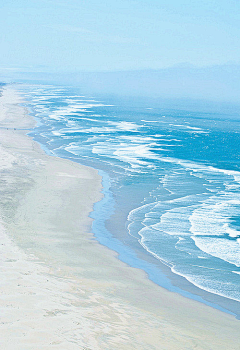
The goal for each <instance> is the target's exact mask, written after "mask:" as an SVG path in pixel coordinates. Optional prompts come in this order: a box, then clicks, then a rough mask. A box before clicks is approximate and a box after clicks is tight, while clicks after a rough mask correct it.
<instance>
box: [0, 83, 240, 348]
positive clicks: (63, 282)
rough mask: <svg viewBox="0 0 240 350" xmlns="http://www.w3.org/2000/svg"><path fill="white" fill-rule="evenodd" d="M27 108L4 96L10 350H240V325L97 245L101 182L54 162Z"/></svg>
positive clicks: (12, 94) (4, 265)
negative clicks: (94, 228) (37, 138)
mask: <svg viewBox="0 0 240 350" xmlns="http://www.w3.org/2000/svg"><path fill="white" fill-rule="evenodd" d="M22 102H23V100H22V98H21V96H20V95H19V94H18V93H17V92H16V91H15V90H14V89H13V88H12V87H11V86H7V87H6V88H4V90H3V95H2V96H1V97H0V191H1V201H0V224H1V225H0V236H1V245H0V250H1V252H0V263H1V270H0V281H1V282H0V283H1V288H0V303H1V305H0V310H1V321H0V322H1V326H0V347H1V349H4V350H5V349H6V350H12V349H13V350H15V349H18V350H27V349H31V350H39V349H41V350H42V349H59V350H68V349H69V350H70V349H71V350H74V349H85V350H86V349H89V350H90V349H91V350H95V349H96V350H98V349H101V350H102V349H104V350H108V349H109V350H110V349H111V350H113V349H116V350H118V349H119V350H120V349H121V350H122V349H124V350H125V349H126V350H128V349H129V350H130V349H138V350H139V349H149V350H150V349H151V350H152V349H156V350H159V349H166V350H168V349H184V350H185V349H208V350H209V349H224V350H226V349H228V350H230V349H240V340H239V331H240V321H238V320H236V319H235V318H234V317H233V316H231V315H228V314H226V313H223V312H220V311H218V310H215V309H213V308H210V307H208V306H206V305H204V304H201V303H198V302H196V301H193V300H190V299H187V298H184V297H181V296H179V295H178V294H175V293H172V292H169V291H167V290H165V289H163V288H161V287H159V286H157V285H155V284H154V283H152V282H151V281H149V280H148V279H147V276H146V274H145V273H144V272H143V271H141V270H138V269H134V268H131V267H129V266H127V265H126V264H124V263H122V262H121V261H119V260H118V259H117V255H116V254H115V253H114V252H112V251H111V250H109V249H107V248H106V247H104V246H102V245H100V244H99V243H98V242H97V241H96V240H95V239H94V237H93V235H92V233H91V224H92V219H90V218H89V213H90V212H91V211H92V208H93V205H94V203H95V202H97V201H99V200H100V199H101V198H102V194H101V177H100V176H99V175H98V173H97V171H96V170H94V169H91V168H88V167H85V166H81V165H80V164H77V163H73V162H71V161H68V160H64V159H60V158H56V157H51V156H48V155H46V154H45V153H44V151H43V150H41V148H40V146H39V145H38V144H37V143H35V142H34V141H33V140H32V139H31V138H30V137H28V136H26V133H27V132H28V129H30V128H32V127H33V126H34V120H33V119H32V118H31V117H30V116H29V115H28V112H27V110H26V109H25V108H24V107H23V106H22V105H20V104H21V103H22Z"/></svg>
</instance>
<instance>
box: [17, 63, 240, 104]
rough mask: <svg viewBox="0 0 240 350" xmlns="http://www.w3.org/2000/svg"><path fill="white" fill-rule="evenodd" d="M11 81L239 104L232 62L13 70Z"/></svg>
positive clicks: (239, 85) (239, 79)
mask: <svg viewBox="0 0 240 350" xmlns="http://www.w3.org/2000/svg"><path fill="white" fill-rule="evenodd" d="M12 78H14V74H13V73H12ZM15 80H17V81H28V82H33V81H38V82H49V83H58V84H63V83H64V84H68V85H75V86H76V85H77V86H79V87H80V88H82V90H83V91H85V92H86V93H97V94H101V93H103V94H113V95H121V96H146V97H160V98H163V99H165V98H170V99H207V100H211V101H222V102H224V101H226V102H234V103H239V104H240V65H234V64H229V65H222V66H211V67H202V68H197V67H194V66H191V65H187V64H186V65H181V66H174V67H171V68H166V69H159V70H137V71H118V72H72V73H71V72H68V73H61V72H57V73H56V72H55V73H46V72H16V73H15Z"/></svg>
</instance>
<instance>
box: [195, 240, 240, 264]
mask: <svg viewBox="0 0 240 350" xmlns="http://www.w3.org/2000/svg"><path fill="white" fill-rule="evenodd" d="M192 239H193V240H194V242H195V245H196V246H197V247H198V248H199V249H201V250H202V251H203V252H205V253H207V254H210V255H212V256H214V257H216V258H219V259H221V260H224V261H227V262H229V263H231V264H234V265H236V266H237V267H240V254H239V251H240V244H239V242H237V241H235V240H227V239H225V238H220V237H219V238H210V237H207V238H206V237H196V236H192Z"/></svg>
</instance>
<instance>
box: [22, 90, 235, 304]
mask: <svg viewBox="0 0 240 350" xmlns="http://www.w3.org/2000/svg"><path fill="white" fill-rule="evenodd" d="M18 88H20V90H21V91H22V92H23V93H24V94H25V96H26V99H27V106H28V107H29V109H30V110H31V113H32V114H33V115H34V116H35V118H36V119H37V121H38V125H37V127H36V128H35V130H34V131H33V132H32V133H31V135H32V136H33V137H34V138H35V139H36V140H37V141H38V142H40V143H41V144H42V145H43V147H44V148H45V150H47V152H50V153H51V154H54V155H57V156H60V157H65V158H69V159H72V160H75V161H79V162H81V163H82V164H87V165H90V166H93V167H95V168H97V169H99V170H100V172H101V175H103V179H104V180H103V186H104V190H103V191H105V192H104V194H105V198H104V200H103V203H99V205H96V206H95V214H94V213H93V217H95V219H96V218H97V217H98V221H97V225H95V226H94V225H93V231H94V233H95V234H96V237H97V238H98V239H99V241H100V242H101V243H103V244H106V245H108V246H110V247H111V248H112V249H114V247H116V246H117V244H118V249H116V250H118V252H119V254H120V255H121V249H122V248H121V246H123V247H124V246H125V254H129V261H133V260H134V261H135V262H136V260H137V257H136V256H135V255H134V253H131V249H129V250H128V247H127V242H128V240H127V239H126V237H127V236H128V237H129V238H130V237H131V239H132V240H134V241H135V242H136V244H137V245H141V247H142V248H143V249H144V251H145V252H146V254H150V255H151V256H153V257H154V258H155V259H157V260H159V261H161V262H162V263H163V264H165V265H166V266H168V267H169V268H170V269H171V271H172V272H173V273H174V274H176V275H179V276H182V277H184V278H185V279H186V280H188V281H189V282H190V283H191V284H193V285H195V286H197V287H198V288H200V289H202V290H205V291H208V292H210V293H213V294H216V295H219V296H223V297H226V298H228V299H232V300H236V301H240V276H239V275H240V153H239V150H240V125H239V114H238V112H237V111H235V112H234V113H233V111H232V110H231V113H230V112H229V113H228V112H226V111H225V113H220V112H214V111H213V110H211V111H209V112H206V110H205V111H204V112H201V109H199V111H197V110H195V111H188V110H187V109H185V110H183V109H181V110H178V109H170V108H166V107H162V106H161V103H160V102H159V104H157V105H154V106H151V105H147V104H146V103H145V104H142V103H141V102H140V100H139V104H138V103H137V101H136V100H135V101H134V103H132V104H131V102H129V101H128V103H125V102H124V100H121V99H120V98H118V99H117V98H115V99H114V98H111V99H110V98H109V97H105V98H104V97H101V99H96V98H94V97H89V96H87V97H86V96H83V95H82V93H80V89H77V88H74V89H73V88H69V87H59V86H57V87H56V86H49V85H46V86H44V85H22V86H21V87H18ZM81 91H82V90H81ZM104 201H105V202H104ZM116 213H118V214H119V215H118V216H117V217H118V220H119V221H118V222H117V224H115V220H116ZM121 213H123V214H122V215H120V214H121ZM94 215H95V216H94ZM114 215H115V216H114ZM99 217H101V220H100V219H99ZM111 220H112V222H111ZM121 220H122V221H124V222H121V224H120V221H121ZM107 223H108V224H107ZM120 227H121V230H125V231H126V232H125V236H124V237H125V239H123V240H122V241H121V235H118V230H120ZM110 230H112V232H109V231H110ZM110 236H111V237H112V244H110V243H109V242H110ZM114 237H117V238H116V239H115V238H114ZM114 240H115V241H114ZM114 242H115V243H114ZM116 242H118V243H116ZM126 252H127V253H126ZM131 254H132V256H131ZM131 259H132V260H131ZM133 265H134V264H133ZM135 265H136V266H140V267H141V268H143V269H144V264H143V265H141V264H140V263H139V265H137V264H135ZM147 272H148V271H147ZM148 273H149V272H148ZM149 274H150V273H149ZM155 277H156V276H155ZM155 280H157V278H155ZM159 284H161V283H159ZM166 286H168V283H166ZM169 288H170V287H169Z"/></svg>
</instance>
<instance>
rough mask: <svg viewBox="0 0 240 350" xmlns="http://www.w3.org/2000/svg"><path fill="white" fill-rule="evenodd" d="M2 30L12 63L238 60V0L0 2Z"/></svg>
mask: <svg viewBox="0 0 240 350" xmlns="http://www.w3.org/2000/svg"><path fill="white" fill-rule="evenodd" d="M0 32H1V35H0V47H1V56H0V66H1V67H8V68H15V67H19V68H23V67H25V68H26V69H35V68H38V69H42V68H44V69H49V70H53V69H57V70H59V69H60V70H68V71H76V70H79V71H85V70H86V71H101V70H122V69H123V70H128V69H142V68H163V67H168V66H172V65H175V64H181V63H186V62H187V63H191V64H194V65H197V66H202V65H215V64H225V63H227V62H235V63H240V1H239V0H136V1H135V0H117V1H116V0H101V1H100V0H86V1H81V0H53V1H51V0H5V1H3V0H0Z"/></svg>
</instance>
